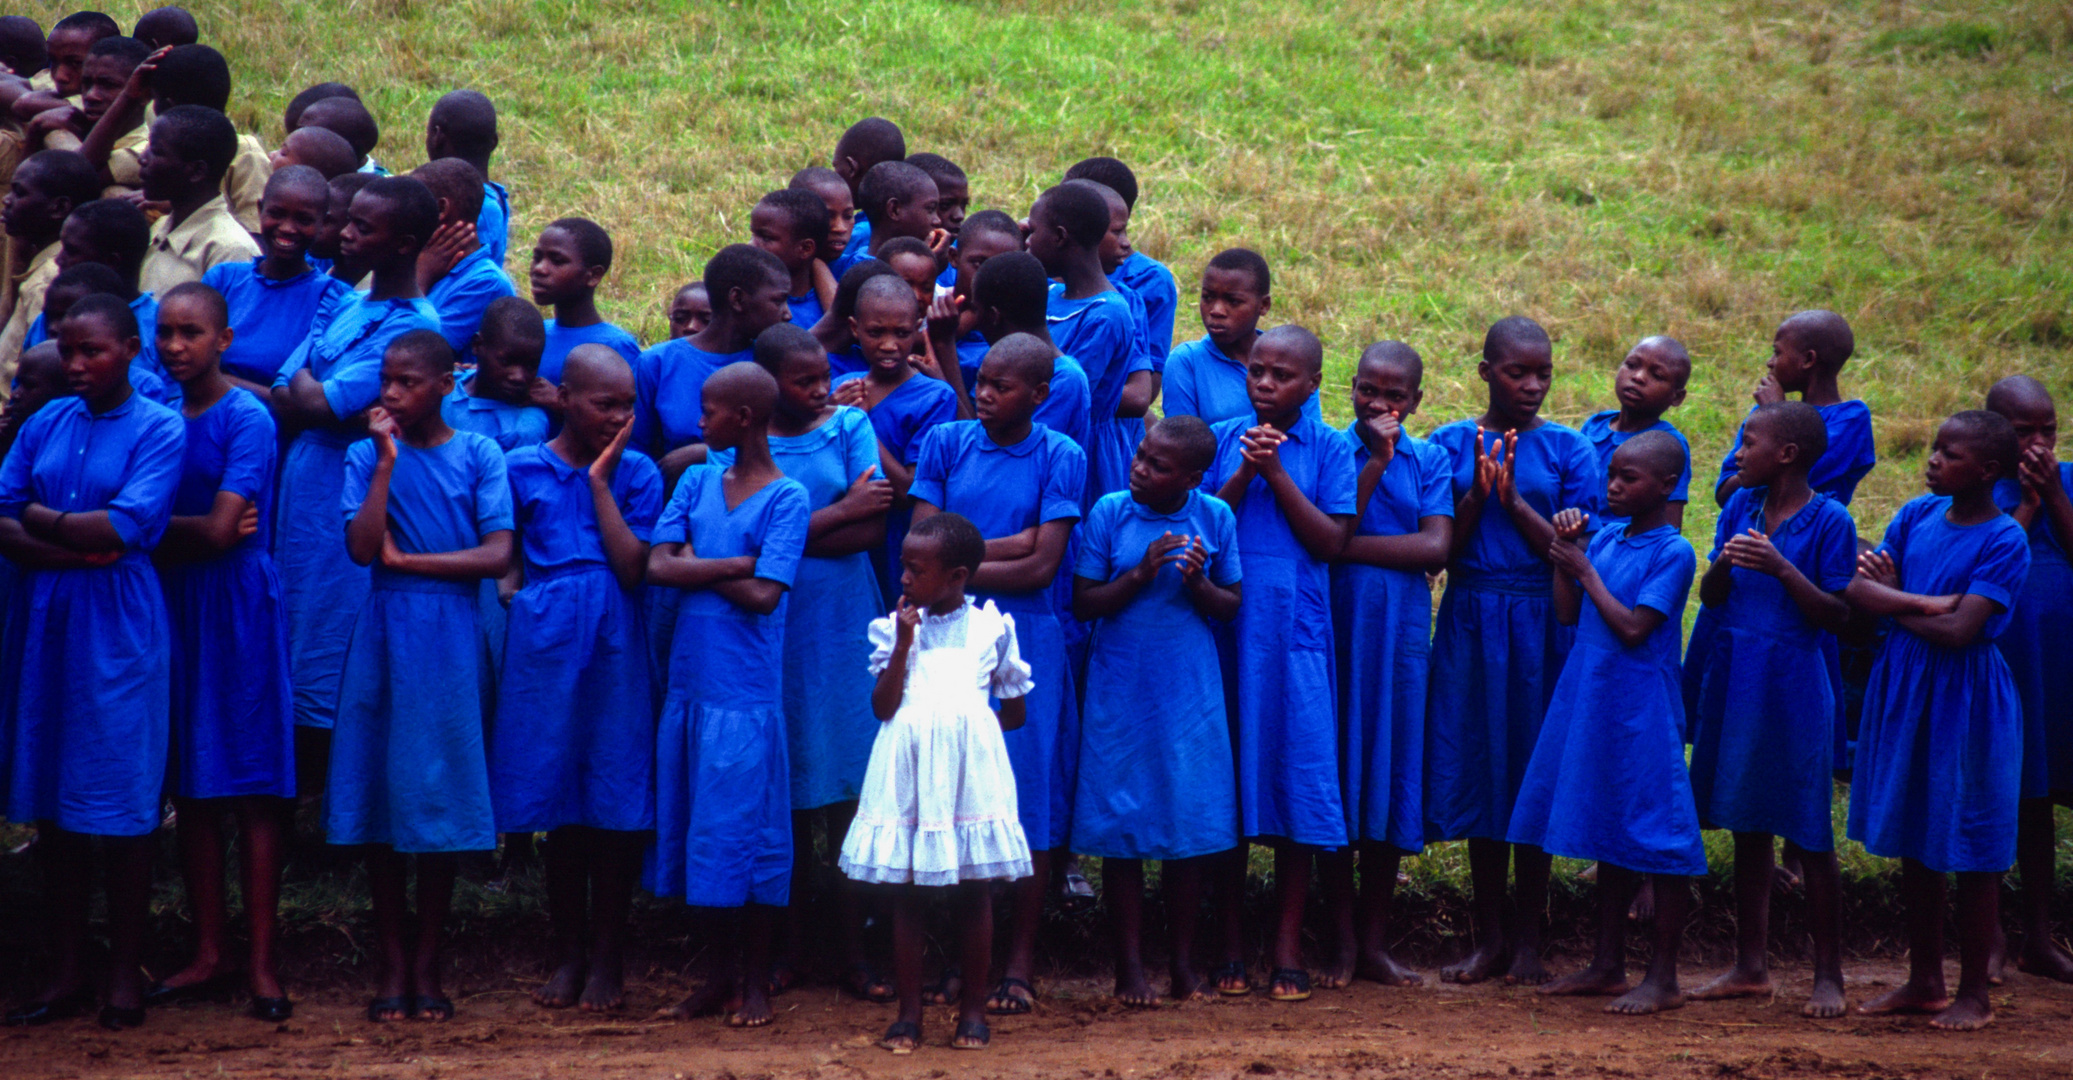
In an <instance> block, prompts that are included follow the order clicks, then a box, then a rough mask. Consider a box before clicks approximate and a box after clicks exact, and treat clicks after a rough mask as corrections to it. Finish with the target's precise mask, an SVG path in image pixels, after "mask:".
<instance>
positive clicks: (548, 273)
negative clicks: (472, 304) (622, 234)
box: [526, 217, 641, 406]
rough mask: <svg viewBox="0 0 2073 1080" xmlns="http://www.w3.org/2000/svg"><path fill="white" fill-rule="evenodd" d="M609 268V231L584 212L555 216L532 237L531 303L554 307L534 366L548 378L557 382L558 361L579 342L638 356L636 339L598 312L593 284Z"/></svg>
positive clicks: (600, 280)
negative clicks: (582, 216) (584, 214)
mask: <svg viewBox="0 0 2073 1080" xmlns="http://www.w3.org/2000/svg"><path fill="white" fill-rule="evenodd" d="M611 270H612V234H610V233H608V232H606V231H605V229H604V226H602V225H599V224H598V223H597V222H595V221H592V220H590V219H589V218H579V217H569V218H557V219H555V220H554V221H552V222H550V223H549V224H548V226H547V227H546V228H544V229H542V230H540V238H539V239H538V240H535V241H533V253H532V267H531V269H530V270H529V271H528V273H527V275H526V279H527V280H526V283H527V285H528V286H529V287H530V288H531V289H532V294H533V303H535V304H538V305H540V306H541V307H547V308H552V309H554V318H552V319H549V320H547V325H546V335H547V337H546V346H545V348H544V349H543V350H542V351H541V353H540V366H539V376H540V377H541V378H543V379H545V380H547V381H548V382H549V383H552V384H553V385H555V386H560V385H561V372H562V366H563V364H564V363H565V362H566V361H567V359H568V355H569V352H570V350H572V349H575V348H576V347H577V346H579V345H603V346H605V347H606V348H608V349H611V350H612V351H613V352H616V353H618V354H619V355H620V356H622V357H624V358H625V359H626V362H627V363H629V364H631V363H633V362H634V361H636V360H638V359H639V358H640V355H641V345H640V342H638V341H635V340H634V337H633V335H632V334H629V333H627V332H626V331H625V330H622V329H620V328H619V327H618V326H615V325H613V324H612V323H608V322H606V321H605V317H604V316H603V315H600V314H598V310H597V289H598V286H599V285H602V284H604V280H605V275H606V274H608V273H610V272H611ZM549 404H550V406H551V405H552V399H551V398H550V399H549Z"/></svg>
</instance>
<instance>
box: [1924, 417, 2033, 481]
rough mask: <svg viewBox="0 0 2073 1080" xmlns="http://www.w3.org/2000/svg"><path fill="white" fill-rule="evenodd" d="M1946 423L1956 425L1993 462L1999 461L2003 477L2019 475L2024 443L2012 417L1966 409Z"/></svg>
mask: <svg viewBox="0 0 2073 1080" xmlns="http://www.w3.org/2000/svg"><path fill="white" fill-rule="evenodd" d="M1944 423H1945V424H1947V425H1948V424H1956V425H1958V428H1959V429H1960V431H1962V432H1963V433H1964V435H1965V437H1966V438H1968V439H1971V440H1972V442H1973V444H1974V445H1975V446H1977V447H1979V449H1980V450H1981V451H1982V453H1983V454H1984V455H1985V456H1986V458H1987V459H1988V460H1989V461H1996V462H1999V463H2000V465H2001V475H2002V477H2003V478H2007V477H2011V476H2014V475H2015V470H2016V467H2017V465H2018V464H2020V462H2021V461H2022V456H2023V449H2022V442H2021V440H2019V439H2018V438H2017V437H2016V434H2015V425H2014V424H2011V423H2009V422H2008V418H2007V417H2005V416H2003V415H2001V414H2000V413H1997V412H1989V411H1988V410H1986V409H1966V410H1965V411H1964V412H1959V413H1952V414H1951V417H1950V419H1948V420H1945V421H1944Z"/></svg>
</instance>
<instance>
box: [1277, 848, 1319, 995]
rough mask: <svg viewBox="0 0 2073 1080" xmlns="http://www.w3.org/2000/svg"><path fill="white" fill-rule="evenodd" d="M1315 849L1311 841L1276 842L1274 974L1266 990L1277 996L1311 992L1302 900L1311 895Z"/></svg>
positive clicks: (1307, 898)
mask: <svg viewBox="0 0 2073 1080" xmlns="http://www.w3.org/2000/svg"><path fill="white" fill-rule="evenodd" d="M1315 852H1316V849H1315V848H1312V847H1310V846H1309V845H1308V844H1298V843H1295V842H1293V841H1289V840H1282V841H1278V842H1277V843H1276V844H1275V845H1274V900H1275V905H1274V906H1275V917H1274V970H1275V974H1274V982H1273V985H1271V986H1269V987H1268V988H1267V992H1268V994H1269V995H1272V996H1275V997H1279V998H1284V999H1289V1000H1300V999H1301V998H1302V997H1308V996H1309V995H1310V976H1309V973H1308V972H1307V971H1306V970H1305V969H1304V967H1303V904H1304V902H1305V901H1307V900H1309V899H1310V857H1311V856H1312V855H1313V854H1315ZM1291 972H1293V973H1294V974H1293V975H1291V974H1290V973H1291Z"/></svg>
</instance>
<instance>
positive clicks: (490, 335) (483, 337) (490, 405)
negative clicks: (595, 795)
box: [439, 296, 558, 452]
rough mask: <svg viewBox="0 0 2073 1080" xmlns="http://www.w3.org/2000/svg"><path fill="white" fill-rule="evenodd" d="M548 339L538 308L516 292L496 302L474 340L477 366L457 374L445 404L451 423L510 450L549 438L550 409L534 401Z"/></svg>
mask: <svg viewBox="0 0 2073 1080" xmlns="http://www.w3.org/2000/svg"><path fill="white" fill-rule="evenodd" d="M545 340H546V326H545V324H544V323H542V322H541V321H540V311H539V309H538V308H535V307H534V306H533V305H532V304H530V303H528V302H527V301H525V300H524V299H522V298H520V297H516V296H500V297H497V298H496V299H495V300H492V301H490V305H489V307H487V308H485V309H483V312H482V328H481V329H480V330H477V331H476V332H475V336H474V337H473V338H470V339H469V341H468V351H469V355H470V356H471V357H472V358H473V359H474V361H475V366H474V368H473V369H471V370H464V371H459V372H456V373H455V374H454V382H455V386H454V388H453V393H451V394H448V395H446V400H445V401H442V402H441V403H440V405H439V415H440V416H442V417H444V418H445V419H446V423H447V426H449V427H451V428H453V429H454V430H455V431H472V432H474V433H476V434H477V435H487V436H489V437H490V439H491V440H493V441H494V442H495V443H496V444H497V447H498V449H501V450H504V451H506V452H509V451H512V450H517V449H520V448H522V447H527V446H538V445H540V444H541V443H543V442H546V441H547V432H548V427H549V418H548V415H547V410H545V409H542V408H540V407H538V406H536V405H534V404H533V402H532V392H533V384H534V383H535V382H536V381H537V380H538V378H539V374H540V349H541V343H542V342H543V341H545ZM557 374H558V373H557Z"/></svg>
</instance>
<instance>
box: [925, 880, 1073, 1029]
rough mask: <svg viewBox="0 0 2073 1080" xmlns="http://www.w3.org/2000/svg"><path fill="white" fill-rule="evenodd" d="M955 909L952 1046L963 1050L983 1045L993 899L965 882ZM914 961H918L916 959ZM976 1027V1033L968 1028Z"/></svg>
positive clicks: (982, 886) (974, 884)
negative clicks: (958, 956)
mask: <svg viewBox="0 0 2073 1080" xmlns="http://www.w3.org/2000/svg"><path fill="white" fill-rule="evenodd" d="M1031 880H1033V881H1036V882H1038V883H1040V884H1041V883H1043V882H1046V881H1048V880H1049V879H1048V878H1046V877H1045V876H1043V875H1042V874H1037V875H1033V876H1032V878H1031ZM957 893H958V896H957V900H958V905H959V910H958V913H957V920H958V926H959V931H960V932H959V938H960V940H959V942H958V951H959V952H960V953H962V954H963V958H964V959H963V966H964V970H965V985H964V996H963V997H962V998H960V999H959V1000H958V1004H957V1026H958V1030H959V1036H958V1038H957V1039H956V1040H955V1041H954V1043H953V1045H958V1046H963V1047H965V1048H967V1049H972V1048H976V1047H979V1046H984V1045H986V1041H987V1038H988V1036H987V1034H986V1026H985V1025H986V1012H987V1009H988V1008H989V1007H990V1005H991V1003H990V1002H989V1001H988V1000H987V995H986V991H985V989H984V987H985V986H986V984H987V979H988V978H989V977H991V974H992V971H991V966H992V963H993V897H992V895H991V894H989V893H988V892H987V890H986V883H985V882H983V881H968V882H965V883H964V884H962V885H959V886H957ZM916 962H917V963H918V962H919V958H918V957H917V960H916ZM974 1025H976V1026H977V1032H972V1031H971V1029H972V1028H973V1027H974Z"/></svg>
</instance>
